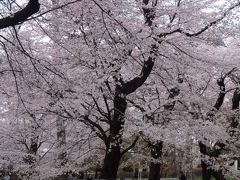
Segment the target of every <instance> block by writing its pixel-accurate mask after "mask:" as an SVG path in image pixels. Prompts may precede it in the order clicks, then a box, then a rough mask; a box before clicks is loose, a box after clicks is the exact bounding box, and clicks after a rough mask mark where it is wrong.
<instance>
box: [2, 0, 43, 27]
mask: <svg viewBox="0 0 240 180" xmlns="http://www.w3.org/2000/svg"><path fill="white" fill-rule="evenodd" d="M39 9H40V4H39V2H38V0H29V2H28V4H27V6H26V7H25V8H23V9H22V10H20V11H18V12H16V13H15V14H13V15H12V16H8V17H5V18H2V19H0V29H4V28H7V27H10V26H15V25H17V24H19V23H22V22H24V21H25V20H27V18H29V17H30V16H31V15H33V14H35V13H37V12H38V11H39Z"/></svg>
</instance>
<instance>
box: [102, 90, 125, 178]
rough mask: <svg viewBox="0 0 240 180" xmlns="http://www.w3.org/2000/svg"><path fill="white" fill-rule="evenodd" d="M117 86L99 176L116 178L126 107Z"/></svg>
mask: <svg viewBox="0 0 240 180" xmlns="http://www.w3.org/2000/svg"><path fill="white" fill-rule="evenodd" d="M119 88H120V87H119V86H117V87H116V94H115V98H114V115H113V117H112V120H111V122H110V134H109V147H107V149H106V154H105V158H104V162H103V169H102V173H101V176H100V178H102V179H116V177H117V171H118V166H119V162H120V159H121V156H122V154H121V149H120V147H121V144H122V131H123V127H124V122H125V121H124V114H125V111H126V108H127V102H126V97H125V96H124V95H122V94H119Z"/></svg>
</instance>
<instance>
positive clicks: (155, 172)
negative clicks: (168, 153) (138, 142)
mask: <svg viewBox="0 0 240 180" xmlns="http://www.w3.org/2000/svg"><path fill="white" fill-rule="evenodd" d="M162 147H163V142H158V143H157V144H155V145H152V148H151V157H152V158H153V159H156V160H158V159H159V158H160V157H161V156H162ZM160 168H161V163H160V162H151V163H150V172H149V177H148V180H160V177H161V172H160Z"/></svg>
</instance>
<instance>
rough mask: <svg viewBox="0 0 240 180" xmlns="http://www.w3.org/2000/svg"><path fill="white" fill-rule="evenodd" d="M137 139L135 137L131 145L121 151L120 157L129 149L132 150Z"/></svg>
mask: <svg viewBox="0 0 240 180" xmlns="http://www.w3.org/2000/svg"><path fill="white" fill-rule="evenodd" d="M138 139H139V136H137V137H136V138H135V139H134V141H133V143H132V144H131V145H130V146H128V147H127V148H126V149H124V150H123V151H122V153H121V156H123V155H124V154H125V153H126V152H128V151H129V150H130V149H132V148H133V147H134V146H135V145H136V143H137V141H138Z"/></svg>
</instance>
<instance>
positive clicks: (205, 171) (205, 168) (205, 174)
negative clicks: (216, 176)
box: [199, 142, 212, 180]
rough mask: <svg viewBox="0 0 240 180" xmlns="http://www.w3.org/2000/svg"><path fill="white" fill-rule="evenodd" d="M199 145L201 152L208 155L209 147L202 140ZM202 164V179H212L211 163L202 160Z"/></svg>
mask: <svg viewBox="0 0 240 180" xmlns="http://www.w3.org/2000/svg"><path fill="white" fill-rule="evenodd" d="M199 147H200V152H201V154H203V155H207V147H206V146H205V145H204V144H203V143H201V142H199ZM201 166H202V179H203V180H210V179H211V176H212V171H211V169H209V165H208V164H207V163H206V162H205V161H203V160H201Z"/></svg>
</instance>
